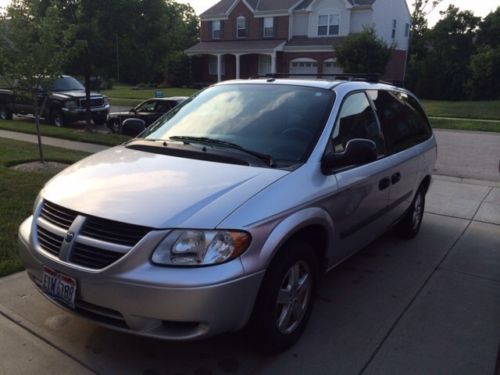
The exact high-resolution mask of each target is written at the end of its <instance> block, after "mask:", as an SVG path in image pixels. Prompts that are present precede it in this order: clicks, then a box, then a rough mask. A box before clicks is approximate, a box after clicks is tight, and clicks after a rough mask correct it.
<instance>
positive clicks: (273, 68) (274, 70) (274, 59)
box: [271, 51, 277, 74]
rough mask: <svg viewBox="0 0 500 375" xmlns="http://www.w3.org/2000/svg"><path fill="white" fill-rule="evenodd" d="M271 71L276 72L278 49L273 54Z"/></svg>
mask: <svg viewBox="0 0 500 375" xmlns="http://www.w3.org/2000/svg"><path fill="white" fill-rule="evenodd" d="M271 73H273V74H276V73H277V71H276V51H274V52H273V53H272V54H271Z"/></svg>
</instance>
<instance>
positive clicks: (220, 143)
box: [169, 135, 276, 168]
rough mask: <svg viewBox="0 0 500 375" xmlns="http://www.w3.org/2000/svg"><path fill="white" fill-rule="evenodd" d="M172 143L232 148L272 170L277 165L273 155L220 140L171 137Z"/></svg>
mask: <svg viewBox="0 0 500 375" xmlns="http://www.w3.org/2000/svg"><path fill="white" fill-rule="evenodd" d="M169 140H171V141H182V142H186V143H190V142H194V143H205V144H210V145H216V146H222V147H227V148H232V149H234V150H238V151H241V152H244V153H246V154H249V155H252V156H255V157H256V158H258V159H260V160H262V161H264V162H266V163H267V164H268V165H269V166H270V167H271V168H274V167H276V163H275V162H274V159H273V157H272V156H271V155H267V154H263V153H260V152H258V151H253V150H248V149H246V148H244V147H242V146H240V145H238V144H236V143H231V142H227V141H222V140H220V139H215V138H209V137H190V136H182V135H180V136H173V137H170V138H169Z"/></svg>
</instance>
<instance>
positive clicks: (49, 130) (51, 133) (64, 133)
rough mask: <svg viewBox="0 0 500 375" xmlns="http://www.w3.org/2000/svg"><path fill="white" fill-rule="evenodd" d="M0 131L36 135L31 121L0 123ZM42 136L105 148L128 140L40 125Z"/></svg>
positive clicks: (114, 136) (118, 136)
mask: <svg viewBox="0 0 500 375" xmlns="http://www.w3.org/2000/svg"><path fill="white" fill-rule="evenodd" d="M0 129H3V130H11V131H16V132H20V133H29V134H36V128H35V123H34V122H33V121H21V120H11V121H0ZM40 129H41V132H42V135H45V136H47V137H55V138H63V139H69V140H71V141H78V142H86V143H95V144H100V145H105V146H116V145H119V144H120V143H123V142H125V141H127V140H128V139H130V138H129V137H127V136H124V135H120V134H102V133H89V132H85V131H83V130H82V129H75V128H69V127H68V128H58V127H56V126H53V125H47V124H40Z"/></svg>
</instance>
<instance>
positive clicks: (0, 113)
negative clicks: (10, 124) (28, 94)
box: [0, 103, 12, 120]
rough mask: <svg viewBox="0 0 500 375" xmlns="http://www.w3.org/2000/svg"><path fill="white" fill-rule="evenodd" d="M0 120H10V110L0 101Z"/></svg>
mask: <svg viewBox="0 0 500 375" xmlns="http://www.w3.org/2000/svg"><path fill="white" fill-rule="evenodd" d="M0 120H12V112H11V111H10V110H9V109H7V105H5V104H3V103H0Z"/></svg>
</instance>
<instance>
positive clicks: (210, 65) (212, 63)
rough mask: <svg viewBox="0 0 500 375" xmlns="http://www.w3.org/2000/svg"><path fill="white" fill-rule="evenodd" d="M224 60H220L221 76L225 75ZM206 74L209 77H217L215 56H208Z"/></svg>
mask: <svg viewBox="0 0 500 375" xmlns="http://www.w3.org/2000/svg"><path fill="white" fill-rule="evenodd" d="M225 60H226V59H224V57H222V58H221V72H222V75H225V74H226V61H225ZM208 74H210V75H211V76H216V75H217V56H210V60H209V61H208Z"/></svg>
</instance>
